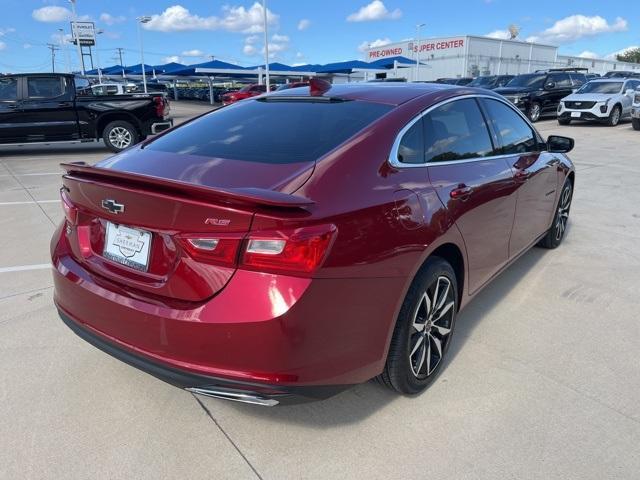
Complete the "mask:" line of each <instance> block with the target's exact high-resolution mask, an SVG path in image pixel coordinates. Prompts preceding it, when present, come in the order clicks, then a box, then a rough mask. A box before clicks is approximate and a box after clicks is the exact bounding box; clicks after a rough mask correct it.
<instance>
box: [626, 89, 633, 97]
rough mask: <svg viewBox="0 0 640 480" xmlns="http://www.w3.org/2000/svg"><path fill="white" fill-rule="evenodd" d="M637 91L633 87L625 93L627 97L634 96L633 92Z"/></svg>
mask: <svg viewBox="0 0 640 480" xmlns="http://www.w3.org/2000/svg"><path fill="white" fill-rule="evenodd" d="M634 93H636V91H635V90H634V89H633V88H628V89H627V91H626V92H625V93H624V94H625V95H626V96H627V97H633V94H634Z"/></svg>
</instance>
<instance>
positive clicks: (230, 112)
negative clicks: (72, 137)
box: [145, 100, 392, 163]
mask: <svg viewBox="0 0 640 480" xmlns="http://www.w3.org/2000/svg"><path fill="white" fill-rule="evenodd" d="M391 108H392V107H391V106H389V105H383V104H378V103H368V102H361V101H345V102H320V101H316V102H310V101H288V100H287V101H283V100H278V101H274V100H271V101H259V100H250V101H243V102H239V103H237V104H233V105H230V106H228V107H224V108H221V109H220V110H217V111H215V112H211V113H210V114H208V115H205V116H203V117H201V118H199V119H197V120H194V121H192V122H190V123H188V124H186V125H184V126H182V127H179V128H177V129H176V130H175V131H173V132H171V133H168V134H166V135H163V136H161V137H159V138H157V139H156V140H154V141H153V142H151V143H150V144H149V145H147V146H146V147H145V149H148V150H159V151H163V152H170V153H180V154H189V155H201V156H206V157H214V158H225V159H232V160H244V161H251V162H262V163H297V162H306V161H315V160H317V159H318V158H320V157H321V156H323V155H324V154H325V153H328V152H329V151H330V150H332V149H333V148H335V147H336V146H338V145H339V144H341V143H342V142H344V141H345V140H347V139H348V138H350V137H352V136H353V135H354V134H356V133H357V132H358V131H360V130H362V129H363V128H364V127H365V126H367V125H368V124H370V123H371V122H373V121H375V120H376V119H378V118H380V117H381V116H382V115H384V114H385V113H387V112H388V111H389V110H391Z"/></svg>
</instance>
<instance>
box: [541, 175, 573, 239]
mask: <svg viewBox="0 0 640 480" xmlns="http://www.w3.org/2000/svg"><path fill="white" fill-rule="evenodd" d="M572 198H573V185H572V184H571V180H569V179H568V178H567V180H565V182H564V186H563V187H562V192H560V199H559V200H558V207H557V208H556V213H555V215H554V217H553V224H552V225H551V228H550V229H549V230H548V231H547V234H546V235H545V236H544V237H542V239H541V240H540V241H539V242H538V246H539V247H543V248H550V249H553V248H556V247H557V246H558V245H560V243H562V239H563V238H564V233H565V231H566V230H567V222H568V221H569V210H570V209H571V199H572Z"/></svg>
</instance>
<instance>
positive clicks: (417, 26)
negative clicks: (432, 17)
mask: <svg viewBox="0 0 640 480" xmlns="http://www.w3.org/2000/svg"><path fill="white" fill-rule="evenodd" d="M425 25H426V24H425V23H419V24H418V25H416V44H417V47H416V81H417V80H420V28H421V27H424V26H425Z"/></svg>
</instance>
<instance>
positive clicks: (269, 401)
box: [185, 387, 280, 407]
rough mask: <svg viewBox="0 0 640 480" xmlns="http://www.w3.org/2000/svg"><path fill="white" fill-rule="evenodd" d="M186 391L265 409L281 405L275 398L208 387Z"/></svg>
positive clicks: (192, 388) (187, 389) (190, 388)
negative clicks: (260, 406)
mask: <svg viewBox="0 0 640 480" xmlns="http://www.w3.org/2000/svg"><path fill="white" fill-rule="evenodd" d="M185 390H186V391H188V392H191V393H197V394H198V395H203V396H205V397H213V398H221V399H223V400H231V401H233V402H241V403H251V404H253V405H262V406H264V407H274V406H275V405H278V404H279V403H280V402H279V401H278V400H275V399H273V398H266V397H261V396H259V395H255V394H251V393H240V392H231V391H228V390H216V389H213V388H208V387H188V388H185Z"/></svg>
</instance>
